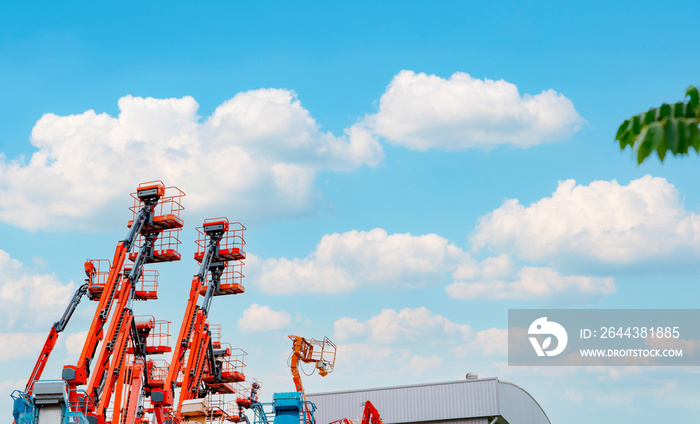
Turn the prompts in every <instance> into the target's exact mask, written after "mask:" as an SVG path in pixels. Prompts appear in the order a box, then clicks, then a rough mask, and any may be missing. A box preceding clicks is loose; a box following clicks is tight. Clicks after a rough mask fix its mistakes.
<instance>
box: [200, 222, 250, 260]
mask: <svg viewBox="0 0 700 424" xmlns="http://www.w3.org/2000/svg"><path fill="white" fill-rule="evenodd" d="M219 226H220V227H219ZM212 228H222V231H223V235H222V236H221V239H220V240H219V250H218V255H216V256H215V257H214V260H215V261H232V260H241V259H245V252H244V251H243V246H245V239H244V237H243V236H244V232H245V230H246V228H245V226H243V224H241V223H240V222H231V223H229V222H228V219H227V218H223V217H221V218H210V219H207V220H205V221H204V225H202V226H201V227H197V228H196V229H197V241H196V243H197V251H196V252H195V254H194V259H195V260H196V261H197V262H201V261H202V259H203V258H204V252H205V251H206V250H207V245H208V244H209V239H210V236H209V233H208V232H209V231H210V230H211V229H212Z"/></svg>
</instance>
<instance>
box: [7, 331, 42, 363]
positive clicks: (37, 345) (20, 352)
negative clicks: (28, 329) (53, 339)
mask: <svg viewBox="0 0 700 424" xmlns="http://www.w3.org/2000/svg"><path fill="white" fill-rule="evenodd" d="M0 338H2V343H0V362H4V361H12V360H16V359H21V358H26V357H36V356H37V355H38V353H39V351H40V350H41V347H42V346H43V345H44V341H45V340H46V334H41V333H0Z"/></svg>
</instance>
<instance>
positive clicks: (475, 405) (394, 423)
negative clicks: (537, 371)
mask: <svg viewBox="0 0 700 424" xmlns="http://www.w3.org/2000/svg"><path fill="white" fill-rule="evenodd" d="M306 397H307V399H308V400H310V401H312V402H314V403H315V404H316V407H317V408H318V409H317V410H316V414H315V416H316V422H317V423H319V424H328V423H330V422H332V421H335V420H337V419H340V418H348V419H351V420H352V419H356V418H358V416H361V414H362V409H363V406H364V403H365V402H366V401H368V400H369V401H371V402H372V404H373V405H374V406H375V407H376V408H377V410H378V411H379V414H380V415H381V417H382V420H383V421H384V424H403V423H417V422H428V421H432V422H434V421H452V420H461V421H464V420H468V419H476V418H481V419H483V418H486V419H488V420H489V422H491V420H492V419H493V418H495V417H499V420H498V421H497V423H498V424H505V423H508V424H520V423H526V424H550V421H549V418H547V414H545V412H544V411H543V410H542V408H541V407H540V405H539V404H538V403H537V401H535V399H534V398H533V397H532V396H530V394H529V393H527V392H526V391H525V390H523V389H522V388H520V387H518V386H516V385H515V384H512V383H508V382H505V381H500V380H499V379H498V378H480V379H473V380H459V381H449V382H444V383H432V384H416V385H410V386H397V387H383V388H376V389H366V390H349V391H342V392H328V393H315V394H307V395H306ZM467 422H470V423H471V422H477V421H472V420H468V421H467Z"/></svg>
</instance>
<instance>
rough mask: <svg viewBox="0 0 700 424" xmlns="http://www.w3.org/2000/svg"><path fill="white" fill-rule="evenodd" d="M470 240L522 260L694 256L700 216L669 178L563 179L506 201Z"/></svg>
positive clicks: (630, 260) (699, 243)
mask: <svg viewBox="0 0 700 424" xmlns="http://www.w3.org/2000/svg"><path fill="white" fill-rule="evenodd" d="M471 239H472V242H473V244H474V246H475V248H481V247H484V246H486V247H489V248H491V249H493V250H496V251H499V252H506V253H509V254H513V255H515V256H517V257H519V258H521V259H525V260H537V261H540V260H561V259H564V260H565V259H566V258H576V260H577V261H581V260H588V261H594V262H598V263H608V264H622V265H626V264H634V263H640V262H643V261H648V260H649V259H665V260H670V261H672V262H678V261H684V260H685V261H697V259H698V256H699V255H700V216H699V215H697V214H695V213H692V212H688V211H686V210H685V209H684V208H683V205H682V204H681V202H680V200H679V195H678V191H677V190H676V188H675V187H674V186H673V185H672V184H670V183H668V182H667V181H666V180H665V179H664V178H654V177H651V176H649V175H647V176H645V177H642V178H640V179H637V180H633V181H631V182H630V183H629V184H628V185H626V186H623V185H620V184H618V183H617V182H616V181H614V180H613V181H594V182H592V183H591V184H590V185H588V186H583V185H576V182H575V181H574V180H566V181H562V182H560V183H559V185H558V187H557V189H556V191H555V192H554V193H553V194H552V196H551V197H547V198H543V199H541V200H539V201H537V202H534V203H532V204H531V205H529V206H527V207H526V206H523V205H521V204H520V203H519V202H518V200H517V199H510V200H507V201H505V202H504V203H503V205H502V206H501V207H499V208H498V209H496V210H494V211H493V212H491V213H489V214H488V215H486V216H484V217H482V218H481V219H480V222H479V225H478V226H477V228H476V230H475V232H474V234H473V236H472V238H471Z"/></svg>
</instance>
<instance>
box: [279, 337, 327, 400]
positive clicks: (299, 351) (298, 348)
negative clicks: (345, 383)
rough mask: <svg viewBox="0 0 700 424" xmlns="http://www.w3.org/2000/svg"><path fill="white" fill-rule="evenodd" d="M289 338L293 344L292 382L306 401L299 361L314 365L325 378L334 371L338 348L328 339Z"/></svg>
mask: <svg viewBox="0 0 700 424" xmlns="http://www.w3.org/2000/svg"><path fill="white" fill-rule="evenodd" d="M288 337H289V338H290V339H291V340H292V342H293V345H292V358H291V362H290V365H289V367H290V368H291V371H292V380H293V381H294V387H296V390H297V392H299V393H301V394H302V396H303V397H304V400H306V395H305V394H304V385H303V384H302V382H301V375H300V374H299V367H300V364H299V361H302V362H304V363H307V364H314V367H315V368H316V369H317V370H318V371H319V374H321V377H325V376H327V375H328V374H329V373H331V372H332V371H333V367H334V366H335V352H336V346H335V344H334V343H333V342H332V341H330V339H329V338H328V337H324V338H323V340H315V339H306V338H304V337H299V336H291V335H290V336H288Z"/></svg>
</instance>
